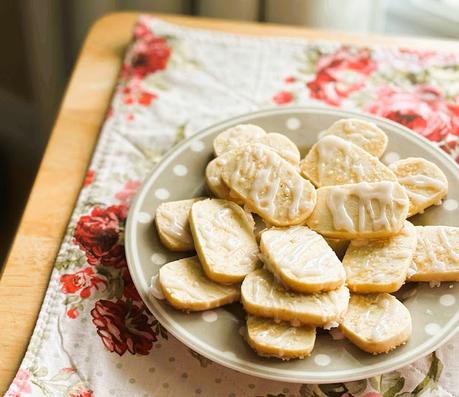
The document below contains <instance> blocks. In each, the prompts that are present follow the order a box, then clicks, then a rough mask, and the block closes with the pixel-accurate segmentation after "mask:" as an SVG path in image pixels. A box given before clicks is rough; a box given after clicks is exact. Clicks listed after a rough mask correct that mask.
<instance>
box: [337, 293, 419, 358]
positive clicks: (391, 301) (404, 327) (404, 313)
mask: <svg viewBox="0 0 459 397" xmlns="http://www.w3.org/2000/svg"><path fill="white" fill-rule="evenodd" d="M339 327H340V330H341V331H342V332H343V334H344V335H345V336H346V337H347V338H348V339H349V340H350V341H351V342H352V343H354V344H355V345H357V346H358V347H359V348H361V349H362V350H364V351H366V352H368V353H373V354H379V353H387V352H389V351H391V350H393V349H395V348H396V347H397V346H400V345H402V344H404V343H406V341H407V340H408V339H409V338H410V336H411V316H410V312H409V311H408V309H407V308H406V307H405V306H404V305H403V303H401V302H400V301H398V300H397V298H395V297H394V296H392V295H390V294H386V293H382V294H370V295H351V299H350V301H349V308H348V310H347V313H346V315H345V317H344V320H343V321H342V322H341V324H340V326H339Z"/></svg>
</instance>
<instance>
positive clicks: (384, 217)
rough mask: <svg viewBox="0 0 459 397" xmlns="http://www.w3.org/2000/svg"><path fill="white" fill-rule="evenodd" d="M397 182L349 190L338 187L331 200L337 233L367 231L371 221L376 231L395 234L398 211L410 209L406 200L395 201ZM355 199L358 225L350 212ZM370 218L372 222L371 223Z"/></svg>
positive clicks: (351, 186) (332, 190)
mask: <svg viewBox="0 0 459 397" xmlns="http://www.w3.org/2000/svg"><path fill="white" fill-rule="evenodd" d="M395 187H396V183H394V182H387V181H383V182H377V183H373V184H369V183H367V182H361V183H358V184H354V185H347V186H346V187H340V186H335V187H333V188H332V189H330V191H329V194H328V196H327V206H328V208H329V210H330V212H331V215H332V218H333V225H334V227H335V229H336V230H345V231H348V232H356V231H360V232H362V231H365V230H366V229H365V225H366V223H367V220H370V221H371V222H372V225H371V226H372V230H374V231H378V230H382V229H385V230H391V229H393V228H394V224H395V223H396V222H397V217H396V214H395V207H396V206H397V205H406V204H407V201H406V200H404V199H397V198H395V197H394V189H395ZM351 196H355V197H357V198H358V206H359V208H358V219H357V225H354V220H353V219H352V217H351V215H350V214H349V213H348V211H347V209H346V206H345V204H346V202H347V201H348V200H349V198H350V197H351ZM367 216H368V219H367Z"/></svg>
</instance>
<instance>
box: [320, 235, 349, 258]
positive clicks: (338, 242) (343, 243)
mask: <svg viewBox="0 0 459 397" xmlns="http://www.w3.org/2000/svg"><path fill="white" fill-rule="evenodd" d="M325 241H326V242H327V244H328V245H329V246H330V248H331V249H332V250H333V251H335V254H336V256H337V257H338V258H339V259H342V258H343V256H344V254H345V253H346V250H347V247H348V246H349V240H343V239H341V238H332V237H325Z"/></svg>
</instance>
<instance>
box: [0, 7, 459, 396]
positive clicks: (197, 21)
mask: <svg viewBox="0 0 459 397" xmlns="http://www.w3.org/2000/svg"><path fill="white" fill-rule="evenodd" d="M138 15H139V14H138V13H134V12H125V13H114V14H109V15H107V16H104V17H102V18H101V19H99V20H98V21H97V22H96V23H95V24H94V25H93V27H92V29H91V30H90V32H89V34H88V36H87V39H86V40H85V43H84V46H83V48H82V51H81V54H80V56H79V58H78V61H77V63H76V66H75V69H74V71H73V73H72V77H71V79H70V82H69V85H68V87H67V90H66V93H65V96H64V99H63V101H62V105H61V108H60V111H59V115H58V117H57V119H56V123H55V126H54V128H53V131H52V133H51V135H50V139H49V142H48V145H47V149H46V151H45V154H44V156H43V160H42V162H41V165H40V168H39V171H38V174H37V177H36V179H35V183H34V185H33V188H32V191H31V193H30V196H29V199H28V202H27V205H26V208H25V210H24V213H23V216H22V219H21V221H20V225H19V228H18V230H17V233H16V236H15V239H14V242H13V244H12V248H11V250H10V253H9V256H8V258H7V260H6V262H5V265H4V268H3V272H2V276H1V279H0V318H1V319H2V326H1V327H0V351H1V352H2V355H0V392H5V391H6V389H7V388H8V385H9V383H10V382H11V380H12V379H13V377H14V375H15V373H16V371H17V368H18V367H19V364H20V362H21V360H22V358H23V355H24V353H25V351H26V348H27V345H28V342H29V339H30V336H31V334H32V332H33V329H34V327H35V322H36V319H37V316H38V313H39V310H40V307H41V304H42V300H43V297H44V294H45V292H46V289H47V286H48V282H49V277H50V274H51V271H52V268H53V264H54V260H55V257H56V254H57V251H58V249H59V246H60V244H61V240H62V237H63V235H64V233H65V230H66V227H67V223H68V220H69V217H70V215H71V213H72V211H73V208H74V205H75V201H76V199H77V198H78V194H79V192H80V189H81V184H82V181H83V179H84V176H85V173H86V169H87V167H88V163H89V161H90V159H91V156H92V153H93V150H94V147H95V145H96V143H97V138H98V135H99V131H100V127H101V125H102V123H103V120H104V117H105V113H106V110H107V106H108V104H109V101H110V98H111V95H112V91H113V87H114V85H115V83H116V80H117V76H118V71H119V67H120V65H121V61H122V55H123V53H124V50H125V48H126V46H127V45H128V43H129V41H130V39H131V31H132V27H133V24H134V23H135V20H136V19H137V17H138ZM156 16H157V17H159V18H162V19H164V20H166V21H169V22H171V23H176V24H179V25H182V26H188V27H194V28H202V29H210V30H218V31H223V32H233V33H240V34H251V35H259V36H284V37H296V38H306V39H315V40H340V41H343V42H348V43H355V44H362V45H369V44H384V45H401V44H402V45H403V46H409V47H416V48H426V49H437V50H438V49H442V50H448V51H458V50H459V43H458V42H455V41H448V40H433V39H417V38H400V37H390V36H375V35H367V36H362V35H355V34H344V33H337V32H329V31H318V30H312V29H306V28H303V27H291V26H282V25H273V24H262V23H249V22H234V21H227V20H216V19H209V18H197V17H187V16H175V15H156ZM89 71H90V72H89ZM85 94H86V95H87V96H85ZM89 95H90V97H89ZM74 137H77V139H76V140H75V139H73V138H74Z"/></svg>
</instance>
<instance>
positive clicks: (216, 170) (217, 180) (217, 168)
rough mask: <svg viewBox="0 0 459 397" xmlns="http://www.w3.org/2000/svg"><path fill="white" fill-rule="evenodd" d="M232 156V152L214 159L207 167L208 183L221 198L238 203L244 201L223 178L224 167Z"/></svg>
mask: <svg viewBox="0 0 459 397" xmlns="http://www.w3.org/2000/svg"><path fill="white" fill-rule="evenodd" d="M229 158H231V152H228V153H225V154H224V155H222V156H220V157H217V158H215V159H213V160H212V161H211V162H209V164H207V167H206V184H207V187H208V188H209V190H210V191H211V192H212V194H213V195H214V196H215V197H217V198H220V199H224V200H231V201H234V202H235V203H238V204H243V203H244V202H243V201H242V200H241V199H240V198H239V197H238V196H237V195H236V194H235V193H234V192H232V191H231V189H230V188H229V187H228V186H226V184H225V182H223V180H222V178H221V174H222V168H223V166H224V165H225V164H226V163H227V159H229Z"/></svg>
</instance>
